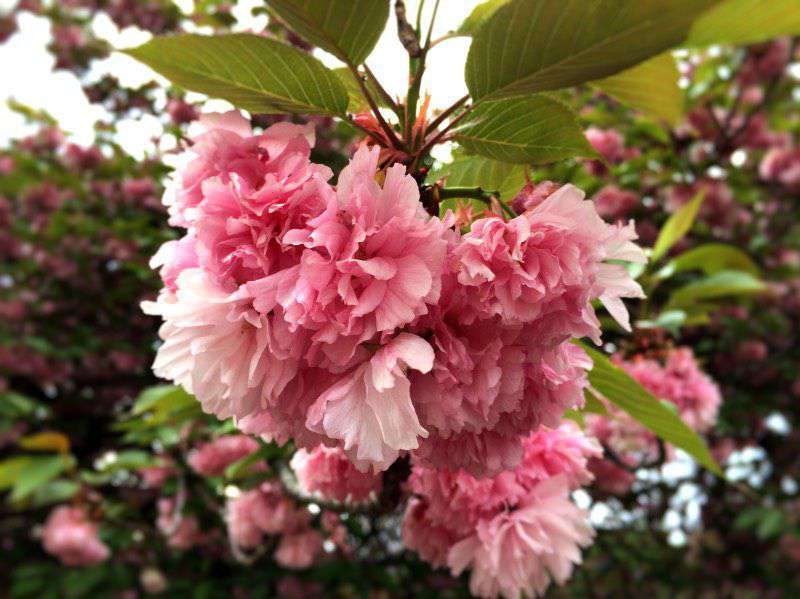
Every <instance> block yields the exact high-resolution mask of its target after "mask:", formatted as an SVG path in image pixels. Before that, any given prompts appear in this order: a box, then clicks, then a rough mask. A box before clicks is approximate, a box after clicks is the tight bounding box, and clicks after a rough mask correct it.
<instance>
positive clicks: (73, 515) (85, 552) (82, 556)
mask: <svg viewBox="0 0 800 599" xmlns="http://www.w3.org/2000/svg"><path fill="white" fill-rule="evenodd" d="M42 544H43V545H44V549H45V551H47V552H48V553H50V554H52V555H54V556H56V557H57V558H58V559H59V560H60V561H61V563H63V564H64V565H65V566H93V565H95V564H99V563H101V562H104V561H105V560H107V559H108V558H109V556H110V555H111V550H110V549H109V548H108V546H107V545H106V544H105V543H103V542H102V541H101V540H100V538H99V537H98V535H97V524H96V523H94V522H92V521H91V520H90V519H89V517H88V516H87V514H86V511H85V510H84V509H83V508H80V507H70V506H68V505H60V506H58V507H56V508H55V509H54V510H53V511H52V512H50V515H49V516H48V517H47V521H46V522H45V524H44V529H43V531H42Z"/></svg>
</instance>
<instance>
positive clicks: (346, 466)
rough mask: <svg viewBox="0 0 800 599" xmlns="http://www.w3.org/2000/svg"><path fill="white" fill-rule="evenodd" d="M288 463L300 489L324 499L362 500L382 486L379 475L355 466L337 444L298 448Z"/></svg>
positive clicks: (375, 495) (361, 501)
mask: <svg viewBox="0 0 800 599" xmlns="http://www.w3.org/2000/svg"><path fill="white" fill-rule="evenodd" d="M291 467H292V470H293V471H294V474H295V476H296V477H297V482H298V484H299V485H300V489H301V490H302V491H303V493H304V494H305V495H308V496H312V497H319V498H320V499H322V500H325V501H336V502H339V503H345V502H347V503H363V502H366V501H370V500H373V499H375V498H376V497H377V495H378V493H380V490H381V482H382V481H381V477H380V476H377V475H375V474H373V473H371V472H361V471H360V470H358V469H357V468H356V467H355V466H354V465H353V463H352V462H351V461H350V460H349V459H348V457H347V455H346V454H345V452H344V451H343V450H342V449H341V448H340V447H326V446H324V445H320V446H318V447H316V448H315V449H312V450H310V451H309V450H306V449H300V450H298V451H297V453H295V454H294V456H293V457H292V461H291Z"/></svg>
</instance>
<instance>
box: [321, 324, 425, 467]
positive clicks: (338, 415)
mask: <svg viewBox="0 0 800 599" xmlns="http://www.w3.org/2000/svg"><path fill="white" fill-rule="evenodd" d="M432 367H433V349H432V348H431V346H430V345H429V344H428V343H427V342H426V341H425V340H424V339H422V338H421V337H418V336H416V335H411V334H409V333H401V334H399V335H398V336H397V337H395V338H393V339H392V340H391V341H389V342H388V343H386V344H385V345H383V346H382V347H381V348H380V349H379V350H378V351H377V352H375V354H374V355H373V356H372V357H371V358H370V359H369V360H368V361H366V362H364V363H363V364H361V365H360V366H358V367H356V368H355V370H353V371H352V372H349V373H346V374H345V375H343V376H342V377H341V379H340V380H339V381H338V382H336V383H335V384H334V385H333V386H332V387H330V388H329V389H328V390H327V391H325V392H324V393H323V394H322V395H320V396H319V397H318V398H317V400H316V402H315V403H314V405H313V406H312V407H311V409H310V410H309V413H308V419H307V421H306V425H307V426H308V427H309V428H310V429H311V430H315V431H317V432H320V433H321V432H324V433H325V434H326V435H327V436H328V437H329V438H331V439H337V440H339V441H340V442H341V443H342V446H343V447H344V449H345V451H347V453H348V456H349V457H350V459H351V460H353V461H354V462H355V463H356V464H357V465H358V466H359V468H361V469H365V468H368V467H370V466H372V467H373V468H374V469H375V470H385V469H386V468H387V467H388V466H389V465H390V464H391V463H392V462H393V461H394V460H395V459H396V458H397V456H398V454H399V452H401V451H408V450H411V449H416V448H417V447H418V446H419V441H418V437H425V436H427V434H428V433H427V431H426V430H425V429H424V428H422V426H421V425H420V423H419V418H418V416H417V413H416V411H415V409H414V405H413V403H412V401H411V395H410V393H409V389H410V383H409V382H408V378H406V372H405V370H406V369H413V370H417V371H419V372H428V371H430V369H431V368H432Z"/></svg>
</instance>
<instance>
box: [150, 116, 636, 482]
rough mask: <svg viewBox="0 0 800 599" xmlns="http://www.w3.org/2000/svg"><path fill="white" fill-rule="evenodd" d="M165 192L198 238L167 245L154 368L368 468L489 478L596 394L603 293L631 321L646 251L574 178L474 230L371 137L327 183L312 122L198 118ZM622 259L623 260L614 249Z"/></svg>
mask: <svg viewBox="0 0 800 599" xmlns="http://www.w3.org/2000/svg"><path fill="white" fill-rule="evenodd" d="M198 125H199V126H200V127H199V129H200V132H199V134H198V135H196V136H195V138H194V145H193V146H192V147H191V153H190V155H189V156H188V157H187V158H188V160H187V161H186V164H185V166H184V167H183V168H181V169H180V170H179V172H178V175H177V180H176V185H175V186H174V187H173V189H172V191H171V193H168V195H167V196H166V199H165V203H166V204H167V206H168V208H169V212H170V218H171V222H172V223H173V224H174V225H176V226H180V227H183V228H185V229H186V235H185V236H184V237H183V238H182V239H180V240H177V241H172V242H169V243H167V244H166V245H165V246H164V247H163V248H162V249H161V250H160V251H159V253H158V254H157V255H156V256H155V257H154V259H153V264H154V266H156V267H160V268H161V275H162V278H163V279H164V282H165V288H164V290H163V291H162V293H161V294H160V296H159V298H158V301H156V302H147V303H145V304H144V305H143V307H144V309H145V311H146V312H148V313H150V314H155V315H159V316H161V317H162V318H163V319H164V324H163V326H162V327H161V330H160V336H161V338H162V339H163V344H162V345H161V347H160V348H159V351H158V356H157V358H156V361H155V364H154V370H155V372H156V373H157V374H158V375H159V376H162V377H164V378H167V379H171V380H173V381H175V382H176V383H178V384H180V385H182V386H183V387H184V388H186V389H187V390H188V391H189V392H191V393H193V394H195V396H196V397H197V399H198V400H199V401H200V403H201V404H202V407H203V409H204V410H205V411H206V412H209V413H212V414H215V415H217V416H218V417H220V418H228V417H234V418H235V420H236V423H237V426H238V427H239V428H240V429H241V430H242V431H243V432H246V433H250V434H258V435H261V436H263V437H264V438H265V439H268V440H275V441H278V442H280V443H283V442H285V441H287V440H288V439H293V440H294V441H295V443H296V444H297V445H298V446H299V447H302V448H307V449H313V448H316V447H317V446H318V445H320V444H323V445H326V446H329V447H340V448H342V449H343V450H344V451H345V452H346V454H347V456H348V457H349V458H350V459H351V460H352V461H353V462H354V463H355V464H356V465H357V467H358V468H359V469H361V470H366V469H369V468H372V469H373V470H374V471H381V470H384V469H386V468H387V467H388V466H389V465H390V464H392V462H394V461H395V459H396V458H397V457H398V456H399V455H400V454H402V453H404V452H409V451H411V452H414V454H415V456H416V459H417V460H418V461H419V462H420V463H425V464H427V465H430V466H435V467H448V468H452V469H455V468H459V467H463V468H467V469H469V470H470V471H471V472H473V473H475V474H479V475H489V474H494V473H496V472H499V471H500V470H502V469H507V468H514V467H516V466H517V465H518V464H519V462H520V460H521V459H522V455H523V451H522V445H521V438H522V437H525V436H527V435H529V434H530V433H531V431H533V430H535V429H537V428H538V427H539V426H541V425H549V426H555V425H557V424H558V422H559V421H560V418H561V415H562V414H563V412H564V410H565V409H567V408H572V407H575V406H577V405H580V404H581V403H582V401H583V399H582V390H583V387H584V386H585V384H586V380H585V373H586V370H587V369H588V368H589V367H590V365H591V364H590V361H589V360H588V359H587V357H586V355H585V354H584V353H583V352H582V351H581V350H580V349H579V348H578V347H576V346H575V345H573V344H572V343H570V339H571V338H573V337H582V336H588V337H590V338H592V339H593V340H595V341H596V342H599V340H600V323H599V320H598V319H597V316H596V315H595V313H594V310H593V308H592V303H591V302H592V301H593V300H597V299H599V300H600V301H601V302H602V303H603V304H604V305H605V306H606V308H607V309H608V310H609V312H610V313H611V314H612V315H613V316H614V317H615V318H616V319H617V320H618V321H619V322H620V323H621V324H622V325H623V326H625V327H627V326H628V320H627V319H628V316H627V312H626V310H625V307H624V305H623V303H622V300H621V298H623V297H641V296H642V292H641V289H640V287H639V286H638V285H637V284H636V283H635V282H634V281H633V280H632V279H631V278H630V276H629V275H628V273H627V271H626V269H625V268H624V267H623V266H622V265H620V264H619V263H617V262H616V261H620V260H621V261H631V262H642V261H644V254H643V253H642V251H641V250H640V249H639V248H638V247H637V246H636V245H634V244H633V243H632V240H633V239H635V238H636V234H635V232H634V229H633V225H632V224H628V225H623V224H618V225H609V224H606V223H605V222H603V220H602V219H601V218H600V217H599V216H598V215H597V212H596V211H595V209H594V206H593V204H592V203H591V202H587V201H584V199H583V194H582V192H580V191H579V190H578V189H576V188H574V187H572V186H564V187H562V188H560V189H558V190H557V191H555V192H554V193H552V194H551V195H550V196H549V197H547V199H545V200H544V201H542V202H541V203H539V204H538V205H536V206H534V207H533V208H531V209H529V210H526V211H525V212H523V213H522V214H520V215H519V216H517V217H516V218H513V219H511V220H509V221H505V220H503V219H502V218H500V217H497V216H491V217H488V218H482V219H479V220H477V221H475V222H474V223H473V224H472V227H471V229H470V230H469V231H467V232H465V233H463V234H462V233H460V232H458V231H456V230H454V228H453V226H452V225H453V218H452V216H450V215H447V216H445V217H444V219H443V220H440V219H439V218H437V217H431V216H429V215H428V214H427V213H426V211H425V210H424V208H423V206H422V204H421V202H420V192H419V188H418V185H417V183H416V181H415V180H414V179H413V178H412V177H411V176H409V175H407V174H406V172H405V169H404V167H403V166H402V165H399V164H397V165H394V166H391V167H389V168H388V169H385V170H380V169H379V168H378V160H379V150H378V149H377V148H373V149H371V150H370V149H368V148H361V149H359V150H358V151H357V152H356V154H355V155H354V156H353V158H352V160H351V161H350V164H349V165H348V166H347V167H346V168H345V169H343V170H342V172H341V173H340V174H339V177H338V182H337V185H336V186H335V187H334V186H332V185H331V184H330V183H329V179H330V178H331V176H332V173H331V171H330V169H328V168H327V167H325V166H322V165H318V164H314V163H312V162H311V161H310V158H309V156H310V151H311V147H312V145H313V143H314V133H313V131H312V130H311V128H310V127H304V126H300V125H295V124H291V123H278V124H276V125H273V126H271V127H269V128H268V129H266V130H265V131H264V132H263V133H261V134H256V133H253V132H252V130H251V128H250V125H249V123H248V122H247V121H245V120H244V119H243V118H242V117H241V116H240V115H239V114H238V113H228V114H225V115H209V116H205V117H203V118H202V119H201V121H200V123H198ZM609 261H615V262H614V263H610V262H609Z"/></svg>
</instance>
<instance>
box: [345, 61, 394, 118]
mask: <svg viewBox="0 0 800 599" xmlns="http://www.w3.org/2000/svg"><path fill="white" fill-rule="evenodd" d="M333 72H334V73H335V74H336V76H337V77H338V78H339V81H341V82H342V85H344V88H345V89H346V90H347V98H348V100H347V112H366V111H368V110H369V109H370V106H369V102H367V99H366V98H365V97H364V94H363V93H362V92H361V86H360V85H358V81H356V78H355V76H354V75H353V73H352V71H350V69H348V68H347V67H341V68H339V69H333ZM366 85H367V89H368V90H369V92H370V94H371V95H372V99H373V100H375V103H376V104H377V105H378V106H386V102H384V100H383V98H382V97H381V94H380V93H379V92H378V90H377V89H376V88H375V86H374V85H372V83H371V82H369V81H367V83H366Z"/></svg>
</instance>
